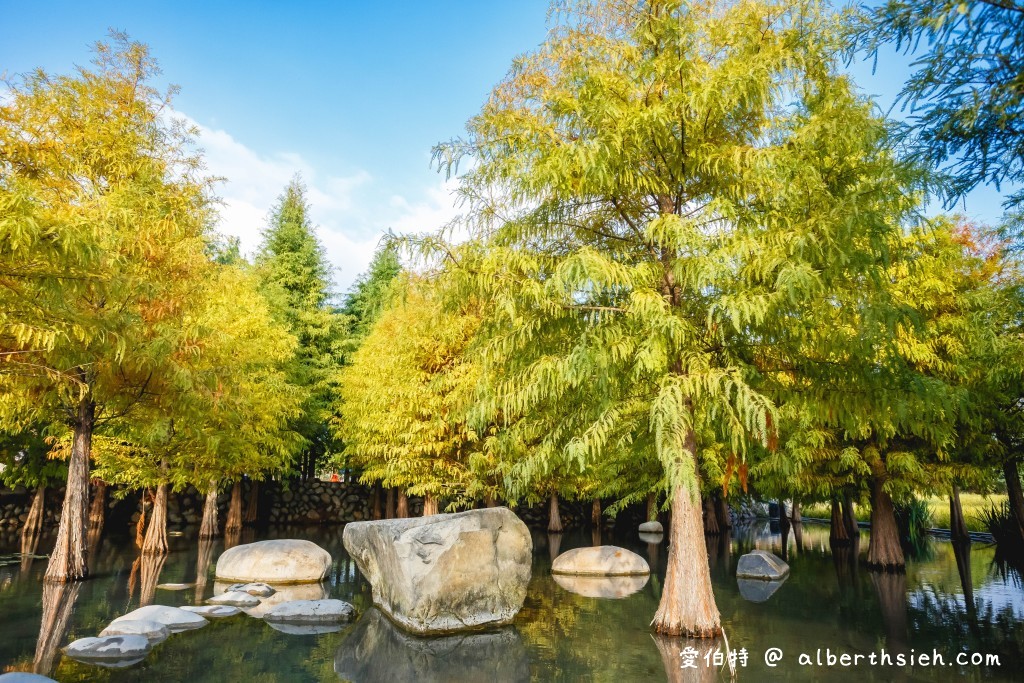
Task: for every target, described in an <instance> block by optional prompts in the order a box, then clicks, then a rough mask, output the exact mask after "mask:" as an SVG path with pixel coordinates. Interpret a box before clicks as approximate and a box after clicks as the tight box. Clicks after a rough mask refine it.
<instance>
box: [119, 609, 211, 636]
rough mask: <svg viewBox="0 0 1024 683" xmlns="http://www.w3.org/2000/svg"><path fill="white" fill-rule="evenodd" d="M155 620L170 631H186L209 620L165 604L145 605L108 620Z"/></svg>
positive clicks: (200, 626)
mask: <svg viewBox="0 0 1024 683" xmlns="http://www.w3.org/2000/svg"><path fill="white" fill-rule="evenodd" d="M138 620H142V621H155V622H157V623H160V624H163V625H164V626H166V627H167V629H168V630H169V631H170V632H171V633H178V632H180V631H188V630H190V629H194V628H202V627H203V626H206V625H207V624H208V623H209V622H208V621H206V619H203V618H202V617H201V616H199V615H198V614H195V613H193V612H186V611H185V610H183V609H181V608H178V607H167V606H166V605H146V606H145V607H140V608H138V609H137V610H134V611H132V612H129V613H128V614H126V615H124V616H123V617H118V618H117V619H114V620H113V621H112V622H110V625H111V626H113V625H114V624H116V623H118V622H121V621H138Z"/></svg>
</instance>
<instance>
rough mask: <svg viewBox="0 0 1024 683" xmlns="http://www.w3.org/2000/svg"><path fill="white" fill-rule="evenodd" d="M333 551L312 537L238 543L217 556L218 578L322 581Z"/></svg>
mask: <svg viewBox="0 0 1024 683" xmlns="http://www.w3.org/2000/svg"><path fill="white" fill-rule="evenodd" d="M330 570H331V554H330V553H328V552H327V551H326V550H324V549H323V548H321V547H320V546H318V545H317V544H316V543H313V542H311V541H303V540H298V539H290V538H285V539H275V540H272V541H257V542H256V543H246V544H244V545H236V546H235V547H234V548H229V549H227V550H225V551H224V552H223V553H222V554H221V556H220V558H219V559H218V560H217V579H218V580H219V581H232V582H234V581H238V582H250V581H260V582H265V583H307V582H314V581H322V580H323V578H324V577H325V576H327V573H328V572H330Z"/></svg>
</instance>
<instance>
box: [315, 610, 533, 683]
mask: <svg viewBox="0 0 1024 683" xmlns="http://www.w3.org/2000/svg"><path fill="white" fill-rule="evenodd" d="M334 671H335V673H337V674H338V676H339V677H340V678H341V679H342V680H346V681H352V682H353V683H372V682H376V681H395V682H397V681H417V683H434V682H436V683H478V682H480V681H486V682H493V683H498V682H499V681H501V682H504V681H509V683H517V682H519V681H529V680H530V659H529V656H528V655H527V651H526V647H525V646H524V644H523V640H522V638H521V637H520V635H519V632H518V631H516V629H515V628H512V627H507V628H504V629H501V630H499V631H491V632H485V633H466V634H457V635H450V636H441V637H437V638H420V637H416V636H412V635H409V634H407V633H405V632H404V631H402V630H400V629H399V628H397V627H396V626H395V625H394V624H392V623H391V622H390V621H389V620H388V618H387V617H385V616H384V615H383V614H382V613H381V612H380V611H379V610H377V609H376V608H372V609H370V610H368V611H367V612H366V614H364V615H363V616H362V617H361V618H360V619H359V622H358V624H356V627H355V628H354V629H353V630H352V631H351V633H349V634H348V636H347V637H346V638H345V641H344V642H343V643H342V644H341V647H339V648H338V651H337V654H336V655H335V658H334Z"/></svg>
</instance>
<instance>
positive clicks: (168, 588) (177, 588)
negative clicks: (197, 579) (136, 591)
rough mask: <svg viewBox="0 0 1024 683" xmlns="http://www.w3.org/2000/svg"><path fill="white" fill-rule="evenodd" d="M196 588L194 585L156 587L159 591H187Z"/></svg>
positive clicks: (165, 584) (160, 584) (161, 585)
mask: <svg viewBox="0 0 1024 683" xmlns="http://www.w3.org/2000/svg"><path fill="white" fill-rule="evenodd" d="M194 586H195V584H194V583H158V584H157V585H156V587H157V589H158V590H162V591H186V590H188V589H189V588H192V587H194Z"/></svg>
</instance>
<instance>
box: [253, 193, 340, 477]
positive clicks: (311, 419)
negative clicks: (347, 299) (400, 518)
mask: <svg viewBox="0 0 1024 683" xmlns="http://www.w3.org/2000/svg"><path fill="white" fill-rule="evenodd" d="M255 273H256V277H257V279H258V281H259V283H260V287H259V289H260V292H261V293H262V294H263V295H264V296H265V297H266V298H267V300H268V301H269V302H270V304H271V310H272V311H273V313H274V316H275V318H276V319H277V320H279V321H280V322H282V323H283V324H284V326H285V328H286V329H287V330H288V331H289V332H290V333H291V334H292V335H293V336H294V337H295V338H296V339H297V340H298V346H297V347H296V351H295V355H294V359H293V361H292V362H291V364H290V366H289V381H290V382H291V383H293V384H295V385H298V386H301V387H304V388H305V389H307V390H308V394H307V398H306V400H305V402H304V403H303V406H302V411H301V415H300V416H299V417H298V418H296V419H294V420H293V422H292V425H293V428H294V429H295V431H297V432H298V433H299V434H301V435H302V437H303V438H304V439H305V440H306V452H305V457H304V461H303V463H301V465H300V466H301V468H302V470H303V473H304V474H305V475H306V476H312V475H313V474H314V473H315V472H314V470H315V469H316V468H317V466H318V465H317V463H318V462H319V461H320V459H321V458H322V457H324V456H325V455H328V454H330V453H331V452H332V450H334V449H335V448H336V444H334V443H333V440H332V437H331V433H330V429H329V427H328V422H329V420H330V419H331V417H332V414H333V413H332V410H333V408H332V406H333V396H334V394H335V387H334V385H333V384H332V380H333V378H334V377H335V376H336V372H337V368H338V367H339V366H340V364H341V361H342V357H343V352H344V340H345V319H344V317H343V316H341V315H340V314H339V313H338V312H337V311H336V310H335V309H334V307H333V305H332V299H333V294H332V293H331V286H332V284H331V269H330V266H329V264H328V263H327V258H326V256H325V254H324V250H323V247H322V246H321V244H320V242H319V241H318V240H317V238H316V234H315V230H314V227H313V224H312V222H311V220H310V218H309V204H308V202H307V200H306V190H305V187H304V186H303V185H302V182H301V181H300V180H299V179H298V178H296V179H294V180H292V182H291V183H289V185H288V187H287V188H285V191H284V193H283V194H282V195H281V197H280V198H279V199H278V202H277V204H276V205H275V206H274V208H273V209H272V210H271V212H270V218H269V221H268V226H267V229H266V230H265V231H264V233H263V244H262V245H261V247H260V250H259V252H258V253H257V255H256V262H255Z"/></svg>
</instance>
